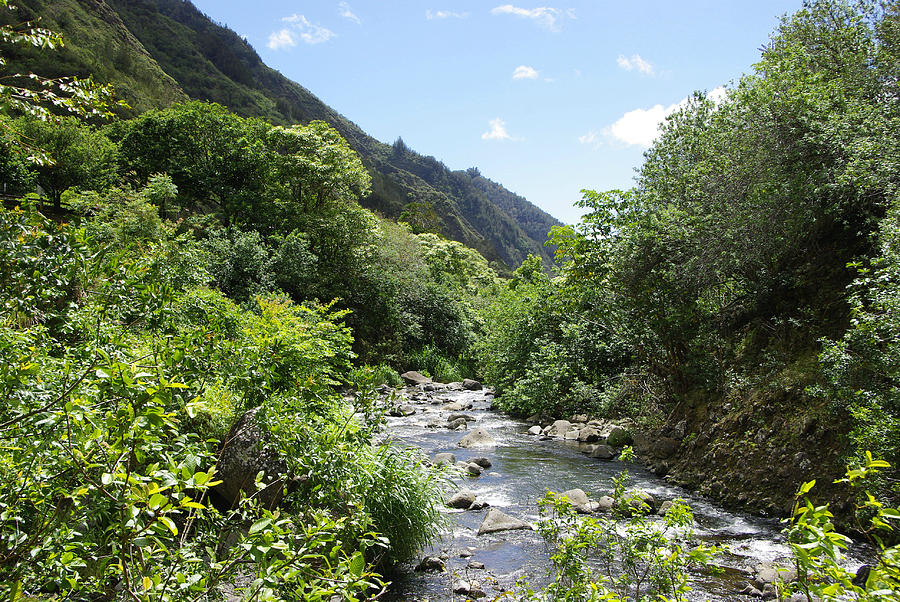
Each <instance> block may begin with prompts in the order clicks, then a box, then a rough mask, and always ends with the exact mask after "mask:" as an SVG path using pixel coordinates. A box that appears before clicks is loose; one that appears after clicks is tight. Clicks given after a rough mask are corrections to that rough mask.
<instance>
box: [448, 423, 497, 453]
mask: <svg viewBox="0 0 900 602" xmlns="http://www.w3.org/2000/svg"><path fill="white" fill-rule="evenodd" d="M457 445H458V446H460V447H467V448H484V447H494V446H496V445H497V441H496V440H495V439H494V438H493V437H491V436H490V435H489V434H488V432H487V431H486V430H484V429H482V428H477V429H475V430H474V431H472V432H471V433H469V434H468V435H466V436H465V437H463V438H462V439H460V440H459V442H458V443H457Z"/></svg>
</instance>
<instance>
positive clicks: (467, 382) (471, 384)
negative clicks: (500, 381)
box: [462, 378, 483, 391]
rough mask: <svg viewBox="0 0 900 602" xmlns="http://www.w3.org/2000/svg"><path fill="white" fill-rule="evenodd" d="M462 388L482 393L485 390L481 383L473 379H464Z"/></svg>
mask: <svg viewBox="0 0 900 602" xmlns="http://www.w3.org/2000/svg"><path fill="white" fill-rule="evenodd" d="M462 386H463V389H465V390H466V391H481V389H482V388H483V387H482V386H481V383H480V382H478V381H477V380H472V379H471V378H466V379H463V382H462Z"/></svg>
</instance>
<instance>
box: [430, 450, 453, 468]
mask: <svg viewBox="0 0 900 602" xmlns="http://www.w3.org/2000/svg"><path fill="white" fill-rule="evenodd" d="M431 463H432V464H434V465H435V466H452V465H453V464H456V456H454V455H453V454H451V453H448V452H444V453H440V454H434V457H433V458H432V459H431Z"/></svg>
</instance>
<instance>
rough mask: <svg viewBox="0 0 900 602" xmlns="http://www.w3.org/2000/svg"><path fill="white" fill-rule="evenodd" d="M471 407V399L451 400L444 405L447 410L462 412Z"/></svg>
mask: <svg viewBox="0 0 900 602" xmlns="http://www.w3.org/2000/svg"><path fill="white" fill-rule="evenodd" d="M471 408H472V402H471V401H453V402H451V403H448V404H447V405H445V406H444V409H445V410H447V411H448V412H462V411H463V410H469V409H471Z"/></svg>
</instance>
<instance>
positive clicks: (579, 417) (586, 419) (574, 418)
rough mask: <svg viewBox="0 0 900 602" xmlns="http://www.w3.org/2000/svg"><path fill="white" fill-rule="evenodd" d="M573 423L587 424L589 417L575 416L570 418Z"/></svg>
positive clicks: (585, 415)
mask: <svg viewBox="0 0 900 602" xmlns="http://www.w3.org/2000/svg"><path fill="white" fill-rule="evenodd" d="M569 420H571V421H572V422H587V421H588V415H587V414H575V415H574V416H572V417H571V418H569Z"/></svg>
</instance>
